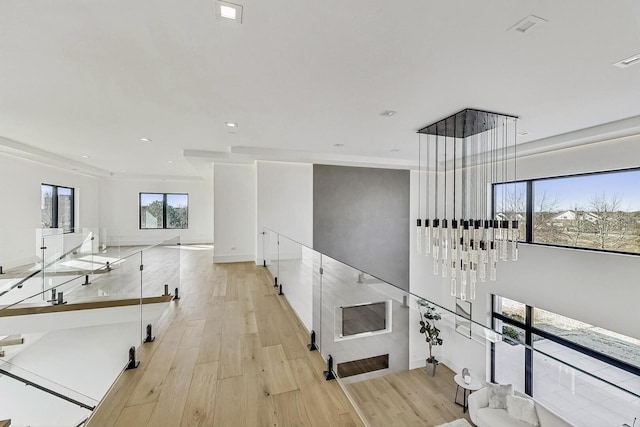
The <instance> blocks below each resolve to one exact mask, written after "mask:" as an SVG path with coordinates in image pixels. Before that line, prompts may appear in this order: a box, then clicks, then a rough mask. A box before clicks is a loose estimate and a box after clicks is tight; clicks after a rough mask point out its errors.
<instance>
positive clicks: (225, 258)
mask: <svg viewBox="0 0 640 427" xmlns="http://www.w3.org/2000/svg"><path fill="white" fill-rule="evenodd" d="M249 261H255V255H253V254H245V255H214V256H213V262H214V264H224V263H227V262H249Z"/></svg>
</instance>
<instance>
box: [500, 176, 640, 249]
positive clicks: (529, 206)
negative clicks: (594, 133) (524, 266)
mask: <svg viewBox="0 0 640 427" xmlns="http://www.w3.org/2000/svg"><path fill="white" fill-rule="evenodd" d="M623 172H640V168H624V169H613V170H606V171H597V172H585V173H577V174H569V175H556V176H549V177H542V178H535V179H522V180H516V181H506V182H495V183H493V184H492V185H491V197H492V200H491V213H492V216H493V217H495V215H496V202H497V199H498V197H497V195H496V188H497V187H498V186H501V185H505V184H507V185H508V184H519V183H525V184H526V190H525V191H526V194H525V198H526V206H525V209H526V222H527V223H526V232H525V236H524V238H522V236H521V238H520V242H522V243H527V244H530V245H539V246H549V247H556V248H565V249H576V250H581V251H593V252H602V253H614V254H622V255H634V256H640V251H639V252H629V251H620V250H615V249H601V248H590V247H585V246H572V245H563V244H559V243H547V242H535V241H534V240H533V239H534V236H533V229H534V223H533V222H534V211H535V206H534V189H535V183H536V182H540V181H548V180H553V179H563V178H576V177H581V176H593V175H606V174H614V173H623Z"/></svg>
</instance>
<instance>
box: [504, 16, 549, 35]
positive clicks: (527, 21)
mask: <svg viewBox="0 0 640 427" xmlns="http://www.w3.org/2000/svg"><path fill="white" fill-rule="evenodd" d="M547 22H548V21H547V20H546V19H543V18H540V17H539V16H535V15H529V16H527V17H526V18H524V19H523V20H522V21H520V22H518V23H517V24H516V25H514V26H513V27H511V28H509V29H508V30H507V31H515V32H517V33H520V34H526V33H528V32H529V31H531V30H532V29H534V28H537V27H539V26H540V25H542V24H546V23H547Z"/></svg>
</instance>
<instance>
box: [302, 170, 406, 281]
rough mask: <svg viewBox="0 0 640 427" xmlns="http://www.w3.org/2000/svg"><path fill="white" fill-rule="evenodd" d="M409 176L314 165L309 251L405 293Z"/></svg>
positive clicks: (391, 172) (393, 171)
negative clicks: (361, 272) (329, 258)
mask: <svg viewBox="0 0 640 427" xmlns="http://www.w3.org/2000/svg"><path fill="white" fill-rule="evenodd" d="M409 185H410V184H409V171H407V170H394V169H373V168H358V167H347V166H328V165H313V248H314V249H315V250H317V251H319V252H322V253H324V254H326V255H328V256H330V257H332V258H334V259H336V260H338V261H341V262H343V263H345V264H348V265H350V266H352V267H354V268H356V269H359V270H361V271H364V272H367V273H369V274H371V275H373V276H376V277H378V278H380V279H382V280H384V281H387V282H389V283H391V284H393V285H395V286H397V287H399V288H402V289H404V290H409V230H410V227H409Z"/></svg>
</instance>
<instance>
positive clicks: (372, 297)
mask: <svg viewBox="0 0 640 427" xmlns="http://www.w3.org/2000/svg"><path fill="white" fill-rule="evenodd" d="M322 269H323V274H322V332H321V339H322V354H323V356H324V357H325V358H326V357H328V356H329V355H331V356H332V358H333V362H334V371H335V373H336V374H337V375H338V377H340V378H341V379H342V380H344V381H345V382H347V383H352V382H357V381H361V380H365V379H369V378H373V377H376V376H382V375H387V374H389V373H393V372H399V371H402V370H407V369H408V368H409V363H408V360H409V357H408V353H409V310H408V307H407V305H406V304H405V302H406V298H405V297H406V293H405V292H404V291H402V290H400V289H398V288H395V287H393V286H391V285H389V284H387V283H385V282H383V281H381V280H379V279H376V278H374V277H373V276H369V275H367V274H365V273H363V272H361V271H359V270H357V269H355V268H352V267H350V266H348V265H346V264H343V263H341V262H339V261H337V260H335V259H333V258H331V257H328V256H325V255H323V256H322ZM366 365H373V366H374V367H375V369H374V370H372V369H370V368H366V369H368V370H365V371H363V368H362V367H363V366H366Z"/></svg>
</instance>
